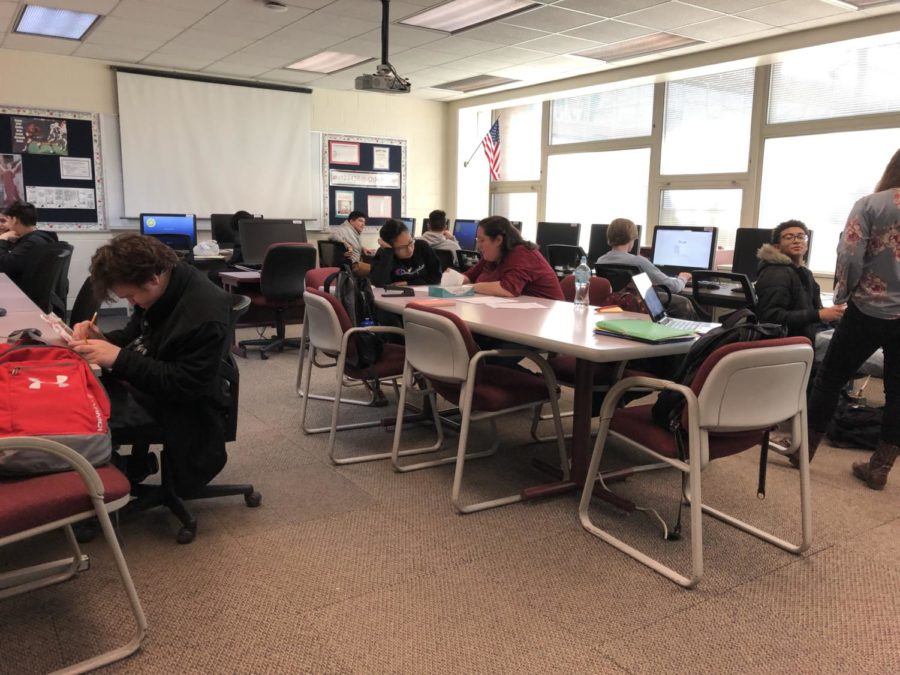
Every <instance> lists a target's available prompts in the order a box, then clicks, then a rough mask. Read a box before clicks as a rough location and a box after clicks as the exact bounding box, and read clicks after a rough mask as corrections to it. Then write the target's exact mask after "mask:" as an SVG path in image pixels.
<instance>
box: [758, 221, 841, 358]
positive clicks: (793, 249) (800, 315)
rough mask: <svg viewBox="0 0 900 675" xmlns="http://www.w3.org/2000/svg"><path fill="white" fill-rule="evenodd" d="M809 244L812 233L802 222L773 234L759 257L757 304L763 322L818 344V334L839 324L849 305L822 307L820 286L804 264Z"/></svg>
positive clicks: (781, 226)
mask: <svg viewBox="0 0 900 675" xmlns="http://www.w3.org/2000/svg"><path fill="white" fill-rule="evenodd" d="M808 241H809V230H808V229H807V227H806V225H804V224H803V223H802V222H800V221H799V220H788V221H786V222H784V223H781V224H780V225H779V226H778V227H776V228H775V229H774V230H773V231H772V243H771V244H764V245H763V246H762V247H761V248H760V249H759V251H758V252H757V254H756V257H757V258H759V274H758V276H757V278H756V297H757V302H756V304H757V313H758V314H759V318H760V320H761V321H766V322H769V323H780V324H781V325H783V326H785V327H786V328H787V331H788V335H790V336H792V337H793V336H795V335H798V336H799V335H802V336H805V337H808V338H809V339H810V340H811V341H813V344H815V339H816V333H818V332H820V331H822V330H825V329H827V328H828V326H827V325H826V324H827V323H830V322H833V321H838V320H839V319H840V318H841V316H842V315H843V314H844V310H845V309H846V307H847V306H846V305H837V306H835V307H828V308H824V309H823V308H822V300H821V298H820V292H819V284H817V283H816V280H815V279H814V278H813V275H812V272H810V271H809V270H808V269H807V268H806V267H805V266H804V264H803V256H804V255H806V250H807V248H808V246H809V244H808V243H807V242H808Z"/></svg>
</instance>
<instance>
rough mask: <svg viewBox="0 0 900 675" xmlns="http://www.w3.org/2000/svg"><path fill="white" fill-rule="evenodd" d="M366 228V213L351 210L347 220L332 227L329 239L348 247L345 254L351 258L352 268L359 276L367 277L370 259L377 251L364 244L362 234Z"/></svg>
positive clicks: (369, 270) (369, 269)
mask: <svg viewBox="0 0 900 675" xmlns="http://www.w3.org/2000/svg"><path fill="white" fill-rule="evenodd" d="M365 228H366V214H365V213H363V212H362V211H351V212H350V215H349V216H347V220H345V221H344V222H343V223H341V224H340V225H338V226H337V227H334V228H332V230H331V236H330V237H329V239H331V240H332V241H339V242H341V243H342V244H343V245H344V246H346V247H347V253H346V254H345V255H346V256H347V258H349V260H350V269H351V270H353V274H354V275H356V276H358V277H367V276H369V272H371V270H372V267H371V264H370V260H371V258H372V256H373V255H375V251H373V250H371V249H368V248H365V247H364V246H363V245H362V237H361V236H360V235H361V234H362V232H363V230H364V229H365Z"/></svg>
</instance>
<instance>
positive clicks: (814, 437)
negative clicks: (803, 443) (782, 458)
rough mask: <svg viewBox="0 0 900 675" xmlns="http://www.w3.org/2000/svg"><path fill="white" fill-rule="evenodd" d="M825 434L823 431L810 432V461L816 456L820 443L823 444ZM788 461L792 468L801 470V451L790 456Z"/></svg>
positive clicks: (796, 451)
mask: <svg viewBox="0 0 900 675" xmlns="http://www.w3.org/2000/svg"><path fill="white" fill-rule="evenodd" d="M824 436H825V434H824V432H821V431H813V430H812V429H810V430H809V461H810V462H812V460H813V456H814V455H815V454H816V450H817V449H818V447H819V443H821V442H822V438H824ZM788 461H789V462H790V463H791V466H792V467H794V468H795V469H799V468H800V450H795V451H794V452H792V453H791V454H790V455H788Z"/></svg>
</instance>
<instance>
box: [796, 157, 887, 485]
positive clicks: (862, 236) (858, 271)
mask: <svg viewBox="0 0 900 675" xmlns="http://www.w3.org/2000/svg"><path fill="white" fill-rule="evenodd" d="M837 253H838V259H837V272H836V273H835V281H836V284H835V289H834V301H835V303H842V302H846V303H847V311H846V312H845V314H844V316H843V318H842V319H841V322H840V323H839V324H838V327H837V329H836V330H835V331H834V338H833V339H832V341H831V345H830V346H829V347H828V352H827V353H826V354H825V360H824V361H823V362H822V366H821V367H820V368H819V372H818V375H817V376H816V381H815V384H814V385H813V393H812V399H811V400H810V403H809V452H810V459H811V458H812V453H813V452H814V451H815V449H816V447H817V446H818V445H819V441H820V440H822V436H823V434H824V431H825V428H826V427H827V425H828V421H829V420H830V419H831V417H832V416H833V414H834V410H835V408H836V407H837V401H838V393H839V392H840V389H841V387H842V386H843V385H844V384H845V383H846V382H847V380H848V379H850V377H852V376H853V374H854V373H855V372H856V371H857V370H858V369H859V367H860V366H861V365H862V364H863V363H864V362H865V360H866V359H868V358H869V357H870V356H871V355H872V354H873V353H874V352H875V350H876V349H878V348H879V347H880V348H881V349H883V350H884V394H885V408H884V421H883V422H882V425H881V436H880V440H879V442H878V447H877V448H876V449H875V452H874V453H873V454H872V457H871V458H870V459H869V461H868V462H857V463H855V464H854V465H853V475H854V476H856V477H857V478H859V479H860V480H861V481H863V482H864V483H866V484H867V485H868V486H869V487H870V488H872V489H873V490H882V489H884V486H885V483H886V482H887V475H888V472H889V471H890V470H891V467H892V466H893V464H894V460H895V459H896V458H897V455H898V454H900V150H898V151H897V152H896V153H894V156H893V157H892V158H891V161H890V162H888V165H887V168H886V169H885V170H884V174H883V175H882V177H881V180H880V181H878V185H877V186H876V187H875V192H874V194H871V195H868V196H867V197H863V198H862V199H860V200H859V201H858V202H856V204H855V205H854V206H853V210H852V211H851V212H850V216H849V218H848V219H847V225H846V226H845V227H844V232H843V234H842V235H841V241H840V244H838V250H837Z"/></svg>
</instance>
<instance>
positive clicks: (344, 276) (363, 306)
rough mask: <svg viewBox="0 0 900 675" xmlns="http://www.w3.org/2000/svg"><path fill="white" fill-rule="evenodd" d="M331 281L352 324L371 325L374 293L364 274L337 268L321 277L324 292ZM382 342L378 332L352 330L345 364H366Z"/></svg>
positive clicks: (375, 357)
mask: <svg viewBox="0 0 900 675" xmlns="http://www.w3.org/2000/svg"><path fill="white" fill-rule="evenodd" d="M332 283H333V284H334V295H335V297H336V298H337V299H338V300H340V302H341V304H342V305H343V306H344V309H345V310H346V312H347V316H349V317H350V323H352V324H353V325H354V326H372V325H374V324H375V294H374V293H373V292H372V283H371V282H370V281H369V280H368V279H365V278H362V279H360V278H358V277H355V276H353V273H352V272H350V271H349V270H343V269H342V270H341V271H340V272H335V273H334V274H330V275H328V276H327V277H326V278H325V283H324V288H325V292H326V293H330V292H331V286H332ZM383 350H384V342H383V340H382V338H381V336H380V335H376V334H374V333H356V334H354V335H353V337H352V339H351V340H350V345H349V349H348V351H347V365H349V366H350V367H352V368H358V369H362V368H368V367H370V366H372V365H373V364H374V363H375V362H376V361H378V359H379V358H380V357H381V352H382V351H383Z"/></svg>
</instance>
